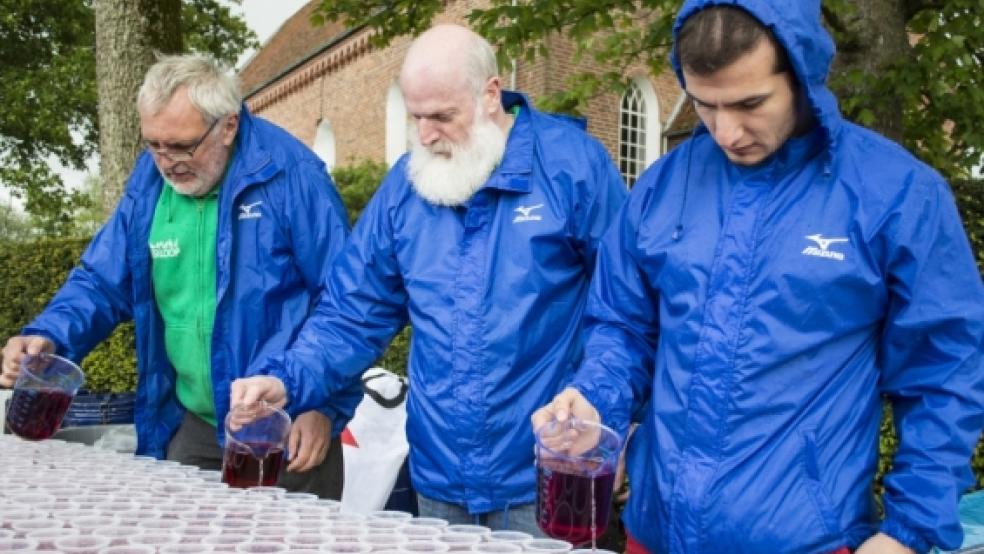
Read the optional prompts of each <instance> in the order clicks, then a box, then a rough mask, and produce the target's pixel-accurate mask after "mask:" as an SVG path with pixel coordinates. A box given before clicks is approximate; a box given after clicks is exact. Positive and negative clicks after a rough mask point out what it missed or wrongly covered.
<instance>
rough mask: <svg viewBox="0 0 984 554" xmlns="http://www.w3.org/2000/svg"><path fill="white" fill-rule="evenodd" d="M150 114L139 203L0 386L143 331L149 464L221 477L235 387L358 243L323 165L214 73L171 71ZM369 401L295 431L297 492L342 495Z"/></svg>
mask: <svg viewBox="0 0 984 554" xmlns="http://www.w3.org/2000/svg"><path fill="white" fill-rule="evenodd" d="M137 106H138V112H139V115H140V133H141V135H142V137H143V140H144V144H145V146H146V150H145V151H144V152H143V153H142V154H141V155H140V157H139V158H138V160H137V164H136V167H135V168H134V169H133V172H132V173H131V175H130V178H129V182H128V183H127V187H126V191H125V192H124V194H123V197H122V199H121V200H120V203H119V205H118V206H117V208H116V210H115V212H114V213H113V215H112V216H111V217H110V219H109V221H108V222H107V223H106V225H105V226H103V228H102V229H101V230H100V231H99V233H98V234H96V236H95V237H94V238H93V240H92V242H91V244H90V245H89V247H88V248H87V250H86V252H85V253H84V254H83V256H82V262H81V265H80V266H79V267H78V268H76V269H75V270H74V271H73V272H72V273H71V275H70V276H69V278H68V280H67V282H66V283H65V284H64V285H63V286H62V288H61V290H60V291H59V292H58V294H57V295H56V296H55V297H54V299H53V300H52V301H51V303H50V304H49V305H48V306H47V308H45V310H44V311H43V312H42V313H41V314H40V315H39V316H38V317H37V319H35V320H34V321H33V322H31V323H30V324H29V325H28V326H27V327H25V328H24V330H23V333H22V336H17V337H13V338H11V339H10V340H9V341H8V343H7V345H6V347H5V348H4V350H3V374H2V376H0V384H3V385H6V386H10V385H11V384H12V383H13V381H14V380H15V378H16V376H17V373H18V371H19V368H20V362H21V359H22V358H23V356H24V355H25V354H36V353H38V352H40V351H47V352H57V353H58V354H60V355H63V356H66V357H68V358H71V359H74V360H80V359H82V358H83V357H84V356H85V355H86V354H87V353H88V352H89V351H90V350H91V349H92V348H94V347H95V346H96V345H97V344H98V343H99V342H101V341H102V340H103V339H104V338H106V337H107V336H108V335H109V334H110V333H111V332H112V331H113V329H114V328H115V327H116V325H117V324H119V323H121V322H123V321H127V320H130V319H132V320H134V321H135V323H136V339H137V340H136V342H137V365H138V383H137V408H136V414H135V422H136V430H137V453H138V454H148V455H152V456H155V457H158V458H163V457H165V456H166V457H167V458H169V459H173V460H178V461H180V462H183V463H188V464H194V465H197V466H199V467H202V468H206V469H219V468H220V467H221V464H222V451H221V449H220V444H222V442H223V441H224V433H223V428H222V421H223V419H224V418H225V415H226V413H227V412H228V410H229V404H228V399H229V387H230V383H231V382H232V380H233V379H235V378H236V377H240V376H242V375H243V374H244V372H245V369H246V367H247V366H248V364H249V363H250V362H252V361H253V360H255V359H257V358H259V357H262V356H263V355H265V354H266V353H268V352H278V351H283V350H284V349H285V348H287V347H288V346H290V343H291V342H292V341H293V339H294V336H295V335H296V334H297V331H298V329H299V328H300V326H301V323H302V322H303V321H304V319H305V318H306V317H307V316H308V314H309V312H310V308H311V306H312V305H313V304H314V301H315V300H316V299H317V298H318V296H319V295H320V294H321V291H322V288H323V281H324V277H325V274H326V272H327V269H328V268H329V267H330V265H331V260H332V258H333V257H334V255H335V254H336V253H337V252H338V251H339V250H340V248H341V245H342V244H343V242H344V239H345V238H346V237H347V235H348V224H347V218H346V215H345V208H344V206H343V205H342V203H341V200H340V198H339V196H338V193H337V192H336V191H335V188H334V185H333V184H332V182H331V179H330V177H329V176H328V174H327V173H326V171H325V167H324V165H323V164H322V162H321V161H320V160H319V159H318V158H317V157H316V156H315V155H314V154H313V153H312V152H311V151H310V150H309V149H308V148H307V147H305V146H304V145H303V144H302V143H300V142H299V141H298V140H297V139H295V138H294V137H292V136H290V135H289V134H288V133H287V132H285V131H284V130H283V129H280V128H279V127H276V126H275V125H272V124H271V123H269V122H266V121H264V120H262V119H257V118H254V117H253V116H252V115H250V113H249V112H248V111H247V110H246V108H245V107H244V106H243V105H242V98H241V96H240V93H239V87H238V84H237V83H236V79H235V78H234V77H233V76H232V75H230V74H229V73H228V72H226V71H225V69H224V68H222V67H221V66H219V65H218V64H217V63H215V62H214V61H213V60H211V59H208V58H205V57H203V56H166V57H162V58H161V59H160V60H159V61H158V62H157V63H156V64H155V65H154V66H153V67H151V69H150V70H149V71H148V73H147V75H146V78H145V80H144V83H143V86H142V88H141V89H140V93H139V96H138V100H137ZM360 398H361V388H360V387H358V386H357V384H355V385H353V386H352V387H351V388H348V389H345V390H344V391H343V392H342V393H341V394H339V395H337V397H336V398H334V399H333V402H332V404H331V406H328V405H327V404H326V403H320V404H314V405H311V406H309V407H308V408H307V409H308V410H310V411H307V412H306V413H302V414H300V415H299V416H297V417H296V419H295V421H294V425H293V427H292V430H291V434H290V439H289V444H288V447H289V448H288V457H289V460H290V463H289V465H288V466H287V468H286V469H287V471H286V472H282V473H281V480H280V484H281V485H282V486H285V487H287V488H289V489H291V490H302V491H309V492H315V493H317V494H319V495H321V496H324V497H331V498H339V497H340V495H341V487H342V461H341V448H340V444H339V441H338V439H337V437H338V435H339V433H340V432H341V430H342V429H343V428H344V426H345V424H346V422H347V420H348V419H349V418H350V417H351V413H352V411H353V410H354V406H355V404H356V403H357V402H358V400H359V399H360ZM332 437H335V439H334V440H333V439H332ZM329 445H331V447H330V448H329Z"/></svg>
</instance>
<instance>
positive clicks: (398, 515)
mask: <svg viewBox="0 0 984 554" xmlns="http://www.w3.org/2000/svg"><path fill="white" fill-rule="evenodd" d="M369 519H370V520H373V519H385V520H396V521H407V520H409V519H413V514H411V513H410V512H403V511H400V510H376V511H373V512H369Z"/></svg>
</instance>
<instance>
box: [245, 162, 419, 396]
mask: <svg viewBox="0 0 984 554" xmlns="http://www.w3.org/2000/svg"><path fill="white" fill-rule="evenodd" d="M402 168H403V166H402V164H398V165H396V166H395V167H394V169H393V170H391V171H390V173H389V175H388V176H387V178H386V179H385V180H384V181H383V184H382V186H381V187H380V190H379V192H377V193H376V194H375V195H374V196H373V198H372V200H371V201H370V202H369V205H368V206H366V209H365V210H364V211H363V213H362V215H361V216H360V218H359V222H358V223H357V225H356V227H355V230H354V231H353V234H352V236H351V237H350V239H349V241H348V242H347V243H346V245H345V246H344V247H343V248H342V251H341V252H340V253H339V255H338V257H337V258H336V259H335V262H334V264H333V267H332V271H331V272H330V274H329V277H328V280H327V286H326V289H325V291H324V292H323V293H322V296H321V298H320V299H319V301H318V303H317V305H316V306H315V308H314V311H313V313H312V314H311V316H310V317H309V318H308V320H307V321H306V322H305V323H304V326H303V328H302V329H301V331H300V333H299V335H298V337H297V339H296V340H295V341H294V344H293V345H292V346H291V348H290V349H289V350H288V351H287V352H286V353H284V354H282V355H278V356H273V357H269V358H266V359H265V360H260V361H259V362H258V363H257V364H255V365H254V366H253V367H251V368H250V370H249V371H248V374H250V375H272V376H275V377H278V378H279V379H280V380H281V381H283V382H284V385H285V386H286V388H287V391H288V395H289V401H290V407H291V410H292V411H294V412H302V411H305V410H308V409H311V408H313V407H317V406H323V405H329V406H332V407H334V408H335V409H339V410H341V409H343V408H344V406H342V404H344V403H346V402H351V401H352V399H353V398H354V397H355V395H354V393H353V391H352V388H351V387H352V384H353V383H356V384H358V383H359V376H360V375H361V374H362V372H363V371H364V370H365V369H366V368H367V367H368V366H369V364H371V363H372V362H373V361H374V360H376V359H377V358H379V356H380V355H381V354H382V352H383V350H385V348H386V346H387V345H388V344H389V342H390V341H391V340H392V338H393V336H394V335H396V333H397V332H399V330H400V329H402V328H403V326H404V325H405V324H406V322H407V308H406V305H407V294H406V290H405V289H404V286H403V279H402V276H401V274H400V271H399V267H398V265H397V261H396V256H395V252H394V248H393V244H394V239H393V230H392V226H391V224H390V218H389V214H388V210H389V206H388V204H389V200H388V198H389V194H388V192H392V190H390V189H392V188H393V185H399V184H400V183H399V181H402V175H403V170H402ZM361 397H362V395H361V387H360V388H359V394H358V395H357V398H358V399H361Z"/></svg>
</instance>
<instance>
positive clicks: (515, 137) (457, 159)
mask: <svg viewBox="0 0 984 554" xmlns="http://www.w3.org/2000/svg"><path fill="white" fill-rule="evenodd" d="M400 88H401V90H402V92H403V97H404V99H405V101H406V107H407V112H408V113H409V114H410V116H411V117H412V119H413V123H412V124H413V127H414V129H415V131H416V132H415V133H412V134H413V149H412V151H411V152H410V153H409V154H408V155H405V156H404V157H403V158H402V159H401V160H400V161H399V162H398V163H397V164H396V165H395V166H394V167H393V169H392V170H391V171H390V172H389V174H388V175H387V176H386V178H385V179H384V180H383V183H382V185H381V186H380V188H379V190H378V191H377V193H376V194H375V196H374V197H373V198H372V200H371V201H370V202H369V205H368V206H367V207H366V209H365V211H364V212H363V214H362V216H361V218H360V220H359V223H358V224H357V225H356V228H355V230H354V231H353V234H352V237H351V238H350V240H349V242H348V244H347V245H346V246H345V248H344V249H343V251H342V253H341V254H339V257H338V259H337V261H336V265H335V267H334V268H333V270H332V272H331V275H330V277H329V281H328V285H327V293H326V295H325V296H324V297H323V300H322V302H320V303H319V305H318V307H317V308H316V309H315V313H314V315H313V316H312V317H311V319H309V320H308V322H307V323H306V324H305V327H304V329H303V330H302V331H301V333H300V335H299V336H298V339H297V341H295V343H294V345H293V346H292V347H291V349H290V350H289V351H287V352H286V354H285V355H281V356H276V357H271V358H270V359H268V360H266V361H264V362H263V363H260V364H257V365H255V366H253V367H251V369H250V373H256V374H262V375H265V376H262V377H254V378H251V379H246V380H240V381H237V382H235V383H233V399H232V401H233V403H236V402H241V401H247V402H248V401H252V400H255V399H258V398H263V399H266V400H268V401H271V402H277V403H281V404H282V403H284V402H287V401H288V400H289V403H290V405H291V406H293V407H294V408H295V409H302V408H305V407H308V406H315V405H319V404H321V403H324V402H325V401H328V402H329V403H331V402H334V399H335V398H336V395H337V394H338V393H339V391H340V390H341V389H340V387H342V386H343V385H344V384H345V383H347V382H348V380H349V379H350V378H351V377H352V376H354V375H359V374H360V373H361V372H362V371H363V370H364V369H365V368H366V367H367V366H368V365H369V364H370V363H371V362H372V361H373V360H375V359H376V358H377V357H378V356H379V354H380V353H381V352H382V351H383V349H384V348H385V347H386V345H387V344H388V343H389V341H390V340H391V339H392V338H393V336H394V335H395V334H396V333H397V332H398V331H399V330H400V329H401V328H402V327H403V326H404V325H405V324H406V323H407V322H409V323H411V324H412V325H413V338H412V346H411V353H410V360H409V378H410V395H409V399H408V402H407V410H408V415H407V437H408V440H409V442H410V471H411V479H412V482H413V485H414V488H415V489H416V490H417V492H418V493H419V497H418V501H419V502H418V503H419V506H420V515H425V516H436V517H441V518H444V519H447V520H449V521H452V522H478V523H481V524H484V525H488V526H490V527H493V528H497V529H501V528H513V529H519V530H523V531H527V532H532V533H538V531H537V529H536V523H535V517H534V516H533V505H532V502H533V501H534V499H535V494H536V491H535V479H534V469H533V440H532V435H531V433H530V428H529V416H530V414H531V413H532V410H533V408H534V407H536V406H537V405H538V404H539V403H541V402H544V401H546V400H547V399H549V398H551V396H552V395H553V394H555V393H556V392H557V391H558V390H559V389H560V387H562V386H563V385H564V384H565V383H566V382H567V380H568V379H569V378H570V376H571V372H572V370H573V369H574V368H575V367H576V366H577V363H578V360H579V359H580V357H581V350H582V348H581V312H582V310H583V308H584V298H585V292H586V291H587V287H588V282H589V280H590V277H591V272H592V268H593V266H594V259H595V250H596V245H597V244H598V241H599V239H600V237H601V235H602V233H603V232H604V231H605V229H606V228H607V227H608V223H609V221H611V220H612V218H613V217H614V215H615V212H616V211H617V210H618V208H619V207H620V206H621V204H622V201H623V199H624V198H625V196H626V190H625V185H624V184H623V182H622V180H621V178H620V177H619V175H618V172H617V170H616V169H615V167H614V165H613V164H612V162H611V160H610V158H609V157H608V155H607V153H606V152H605V150H604V148H603V147H602V146H601V145H600V144H599V143H598V142H597V141H596V140H594V139H592V138H591V137H590V136H588V135H587V134H586V133H585V132H584V131H583V130H582V129H581V128H579V127H578V126H576V125H574V124H573V123H572V122H570V121H568V120H565V119H562V118H558V117H555V116H550V115H547V114H544V113H541V112H538V111H536V110H534V109H533V108H532V107H531V106H530V105H529V103H528V101H527V100H526V98H525V97H523V96H521V95H519V94H516V93H511V92H505V91H503V90H502V88H501V84H500V81H499V77H498V76H497V67H496V61H495V54H494V52H493V51H492V48H491V47H490V46H489V44H488V43H487V42H486V41H485V40H484V39H482V38H481V37H479V36H478V35H476V34H474V33H473V32H471V31H469V30H468V29H465V28H463V27H460V26H454V25H441V26H437V27H434V28H432V29H430V30H428V31H427V32H425V33H424V34H422V35H421V36H420V37H419V38H418V39H417V40H416V41H415V42H414V43H413V44H412V46H411V47H410V49H409V51H408V53H407V56H406V60H405V62H404V65H403V67H402V70H401V72H400Z"/></svg>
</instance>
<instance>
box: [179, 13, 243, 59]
mask: <svg viewBox="0 0 984 554" xmlns="http://www.w3.org/2000/svg"><path fill="white" fill-rule="evenodd" d="M183 4H184V5H183V6H182V7H181V27H182V34H183V35H184V41H185V47H186V48H187V49H188V50H191V51H192V52H208V53H210V54H212V55H213V56H215V57H216V58H217V59H220V60H223V61H224V62H226V63H227V64H229V65H230V66H232V65H234V64H235V63H236V60H237V59H238V58H239V55H240V54H242V53H243V52H245V51H246V50H248V49H250V48H259V46H260V42H259V40H257V38H256V33H254V32H253V31H251V30H250V28H249V27H247V26H246V22H245V21H243V19H242V18H240V17H239V16H238V15H235V14H234V13H232V10H231V9H230V7H231V5H240V4H242V0H229V1H225V2H216V1H215V0H183Z"/></svg>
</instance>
